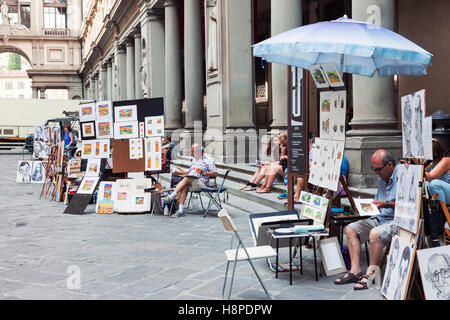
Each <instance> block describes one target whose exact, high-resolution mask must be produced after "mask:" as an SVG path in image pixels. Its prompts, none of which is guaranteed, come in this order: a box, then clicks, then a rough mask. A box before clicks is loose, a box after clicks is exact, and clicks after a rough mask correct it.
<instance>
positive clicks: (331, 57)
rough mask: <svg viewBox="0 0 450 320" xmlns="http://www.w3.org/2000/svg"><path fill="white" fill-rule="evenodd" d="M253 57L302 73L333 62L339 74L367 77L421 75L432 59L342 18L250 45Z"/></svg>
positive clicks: (385, 32)
mask: <svg viewBox="0 0 450 320" xmlns="http://www.w3.org/2000/svg"><path fill="white" fill-rule="evenodd" d="M253 55H254V56H256V57H261V58H263V59H265V60H267V61H269V62H273V63H280V64H285V65H291V66H297V67H301V68H305V69H308V68H309V67H310V66H312V65H315V64H325V63H330V62H334V63H335V64H336V66H337V67H338V69H339V70H340V71H341V73H342V72H346V73H353V74H359V75H363V76H367V77H373V75H374V74H375V72H378V75H379V76H380V77H384V76H390V75H395V74H402V75H425V74H427V68H428V67H429V66H430V65H431V57H432V54H431V53H429V52H427V51H425V50H424V49H422V48H421V47H419V46H418V45H416V44H414V43H413V42H411V41H409V40H408V39H406V38H404V37H402V36H400V35H399V34H397V33H395V32H393V31H391V30H388V29H385V28H382V27H378V26H375V25H372V24H368V23H365V22H360V21H356V20H352V19H348V18H347V17H346V16H344V17H343V18H340V19H338V20H334V21H327V22H318V23H315V24H310V25H306V26H303V27H299V28H295V29H292V30H289V31H286V32H283V33H280V34H278V35H276V36H274V37H272V38H269V39H267V40H265V41H262V42H260V43H258V44H256V45H254V46H253Z"/></svg>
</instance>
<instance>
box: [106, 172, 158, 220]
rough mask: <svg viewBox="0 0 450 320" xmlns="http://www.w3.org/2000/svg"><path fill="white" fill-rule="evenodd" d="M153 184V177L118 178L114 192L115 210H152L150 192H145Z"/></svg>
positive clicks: (121, 211) (134, 211)
mask: <svg viewBox="0 0 450 320" xmlns="http://www.w3.org/2000/svg"><path fill="white" fill-rule="evenodd" d="M151 186H152V180H151V179H121V180H117V182H116V185H115V191H114V193H113V197H114V198H113V201H114V210H115V211H116V212H119V213H142V212H148V211H150V194H149V193H145V189H148V188H150V187H151Z"/></svg>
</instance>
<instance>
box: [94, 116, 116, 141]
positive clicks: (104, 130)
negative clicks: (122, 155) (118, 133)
mask: <svg viewBox="0 0 450 320" xmlns="http://www.w3.org/2000/svg"><path fill="white" fill-rule="evenodd" d="M95 126H96V133H97V138H98V139H112V138H114V130H113V128H114V126H113V122H112V121H111V120H105V121H102V120H97V121H96V122H95Z"/></svg>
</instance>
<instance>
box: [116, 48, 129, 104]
mask: <svg viewBox="0 0 450 320" xmlns="http://www.w3.org/2000/svg"><path fill="white" fill-rule="evenodd" d="M117 69H118V79H117V80H118V85H117V91H118V92H117V93H118V95H117V97H118V98H117V100H127V57H126V54H125V47H124V46H119V47H117Z"/></svg>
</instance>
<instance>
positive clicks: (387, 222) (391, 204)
mask: <svg viewBox="0 0 450 320" xmlns="http://www.w3.org/2000/svg"><path fill="white" fill-rule="evenodd" d="M371 162H372V170H373V171H374V172H375V173H376V174H377V175H378V176H379V178H378V190H377V193H376V195H375V199H374V201H373V203H374V204H375V205H376V206H377V207H378V209H379V211H380V215H377V216H374V217H371V218H369V219H365V220H359V221H357V222H354V223H351V224H349V225H348V226H347V229H346V235H347V245H348V248H349V253H350V259H351V270H350V271H349V272H347V273H346V274H345V275H343V276H342V277H339V278H337V279H336V280H335V281H334V283H335V284H337V285H341V284H347V283H356V285H355V286H354V289H355V290H364V289H368V288H370V287H371V286H372V285H373V284H374V283H375V279H380V275H379V274H377V272H379V268H378V264H379V262H380V260H381V256H382V253H383V248H384V247H386V246H387V245H388V244H389V242H390V240H391V237H392V234H393V229H395V226H394V223H393V220H394V209H395V196H396V186H397V179H396V177H397V169H396V165H395V160H394V158H393V156H392V154H391V153H390V152H389V151H387V150H383V149H380V150H377V151H376V152H375V153H374V154H373V156H372V159H371ZM366 241H369V242H370V266H369V268H368V269H367V272H366V274H363V272H362V271H361V265H360V257H361V244H362V243H364V242H366Z"/></svg>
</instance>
